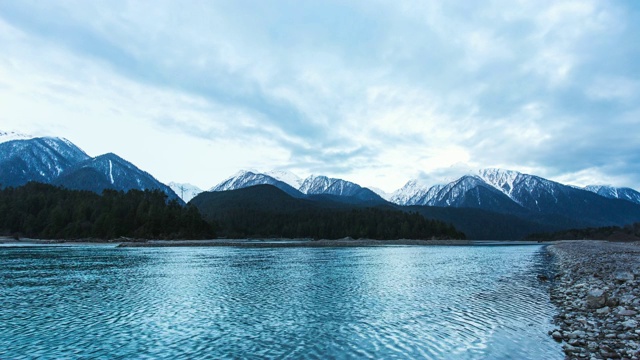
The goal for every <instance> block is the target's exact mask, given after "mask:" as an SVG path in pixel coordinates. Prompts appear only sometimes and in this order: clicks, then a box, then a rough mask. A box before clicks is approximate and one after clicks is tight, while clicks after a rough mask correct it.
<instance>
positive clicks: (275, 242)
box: [0, 237, 555, 248]
mask: <svg viewBox="0 0 640 360" xmlns="http://www.w3.org/2000/svg"><path fill="white" fill-rule="evenodd" d="M553 243H555V242H538V241H516V240H513V241H500V240H495V241H488V240H455V239H451V240H415V239H397V240H374V239H352V238H343V239H334V240H328V239H320V240H312V239H282V238H280V239H208V240H137V239H127V238H120V239H112V240H102V239H78V240H77V241H74V240H47V239H29V238H22V239H19V240H16V239H13V238H9V237H0V246H91V245H96V246H97V245H102V246H104V245H112V246H116V247H122V248H136V247H242V248H292V247H375V246H518V245H549V244H553Z"/></svg>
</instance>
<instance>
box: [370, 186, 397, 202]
mask: <svg viewBox="0 0 640 360" xmlns="http://www.w3.org/2000/svg"><path fill="white" fill-rule="evenodd" d="M367 188H368V189H369V190H371V191H373V192H374V193H376V194H377V195H378V196H380V197H381V198H383V199H385V200H387V201H390V200H391V197H392V196H393V193H388V192H386V191H384V190H382V189H380V188H377V187H373V186H368V187H367Z"/></svg>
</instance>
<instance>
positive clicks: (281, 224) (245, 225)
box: [211, 208, 465, 240]
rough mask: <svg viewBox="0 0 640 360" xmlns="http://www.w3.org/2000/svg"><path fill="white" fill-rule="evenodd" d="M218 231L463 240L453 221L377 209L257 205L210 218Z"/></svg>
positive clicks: (243, 234) (283, 235)
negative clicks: (280, 208) (290, 209)
mask: <svg viewBox="0 0 640 360" xmlns="http://www.w3.org/2000/svg"><path fill="white" fill-rule="evenodd" d="M211 220H213V221H214V222H215V223H216V226H217V228H218V231H219V234H220V235H224V236H227V237H230V238H245V237H248V238H261V237H266V238H274V237H275V238H314V239H339V238H344V237H352V238H355V239H358V238H367V239H378V240H386V239H391V240H392V239H433V238H437V239H464V238H465V235H464V234H463V233H461V232H459V231H457V230H456V229H455V228H454V227H453V226H452V225H451V224H446V223H444V222H441V221H437V220H428V219H426V218H424V217H423V216H422V215H420V214H418V213H415V212H413V213H408V212H404V211H399V210H388V209H378V208H352V209H302V210H297V211H295V212H277V211H263V210H260V209H255V208H235V209H227V210H223V211H221V212H219V213H217V214H213V216H212V217H211Z"/></svg>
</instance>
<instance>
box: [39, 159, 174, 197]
mask: <svg viewBox="0 0 640 360" xmlns="http://www.w3.org/2000/svg"><path fill="white" fill-rule="evenodd" d="M52 183H53V184H55V185H60V186H64V187H66V188H68V189H74V190H89V191H93V192H96V193H102V191H103V190H105V189H114V190H120V191H129V190H154V189H158V190H160V191H162V192H164V193H165V194H166V195H167V197H168V198H169V200H174V199H175V200H178V201H182V200H181V199H180V197H178V195H176V193H175V192H173V190H171V188H169V187H168V186H167V185H165V184H163V183H161V182H159V181H158V180H156V179H155V178H154V177H153V176H151V175H150V174H149V173H147V172H145V171H142V170H140V169H138V168H137V167H136V166H135V165H133V164H132V163H130V162H128V161H126V160H124V159H123V158H121V157H119V156H118V155H115V154H112V153H109V154H104V155H100V156H97V157H95V158H91V159H88V160H85V161H83V162H81V163H79V164H76V165H74V166H73V167H71V168H69V169H68V170H66V171H65V172H64V173H62V174H61V175H60V176H59V177H58V178H57V179H55V180H54V181H53V182H52Z"/></svg>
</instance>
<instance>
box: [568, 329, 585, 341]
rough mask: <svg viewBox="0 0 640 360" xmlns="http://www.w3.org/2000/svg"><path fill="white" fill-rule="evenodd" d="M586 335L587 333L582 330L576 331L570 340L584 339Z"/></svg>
mask: <svg viewBox="0 0 640 360" xmlns="http://www.w3.org/2000/svg"><path fill="white" fill-rule="evenodd" d="M584 335H585V332H584V331H582V330H575V331H572V332H571V333H570V334H569V338H570V339H577V338H583V337H584Z"/></svg>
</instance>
